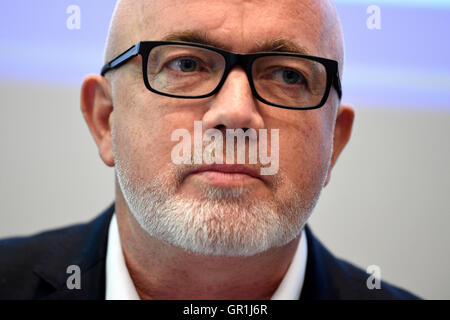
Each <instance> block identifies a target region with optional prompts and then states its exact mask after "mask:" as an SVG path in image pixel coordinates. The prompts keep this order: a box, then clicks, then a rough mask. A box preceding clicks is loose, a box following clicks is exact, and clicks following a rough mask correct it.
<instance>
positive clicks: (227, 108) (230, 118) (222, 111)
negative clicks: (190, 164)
mask: <svg viewBox="0 0 450 320" xmlns="http://www.w3.org/2000/svg"><path fill="white" fill-rule="evenodd" d="M202 120H203V128H204V129H209V128H219V127H220V128H224V129H249V128H253V129H255V130H258V129H261V128H264V120H263V118H262V116H261V114H260V112H259V109H258V103H257V100H256V98H255V97H254V96H253V94H252V90H251V88H250V83H249V81H248V78H247V74H246V73H245V71H244V70H243V69H242V68H241V67H235V68H233V69H232V70H231V71H230V73H229V74H228V77H227V79H226V80H225V83H224V84H223V86H222V88H221V89H220V90H219V92H218V93H216V94H215V96H214V97H213V99H212V100H211V106H210V108H209V109H208V111H207V112H206V113H205V114H204V116H203V119H202Z"/></svg>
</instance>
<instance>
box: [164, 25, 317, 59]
mask: <svg viewBox="0 0 450 320" xmlns="http://www.w3.org/2000/svg"><path fill="white" fill-rule="evenodd" d="M162 40H165V41H182V42H190V43H197V44H203V45H207V46H212V47H216V48H219V49H223V50H227V49H229V47H230V46H229V45H227V44H226V43H224V42H221V41H219V40H215V39H211V37H209V36H208V35H207V34H206V32H199V31H193V30H185V31H177V32H173V33H170V34H168V35H166V36H164V37H163V38H162ZM250 52H289V53H297V54H303V55H311V52H310V50H308V49H307V48H306V47H304V46H301V45H298V44H296V43H295V42H293V41H291V40H289V39H284V38H276V39H273V40H265V41H257V42H256V44H255V46H254V47H253V48H252V49H251V50H250Z"/></svg>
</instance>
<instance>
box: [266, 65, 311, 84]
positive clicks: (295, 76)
mask: <svg viewBox="0 0 450 320" xmlns="http://www.w3.org/2000/svg"><path fill="white" fill-rule="evenodd" d="M273 77H274V79H275V80H278V81H282V82H284V83H286V84H291V85H292V84H304V83H306V79H305V77H304V76H303V74H301V73H300V72H298V71H295V70H292V69H280V70H277V71H275V72H274V73H273Z"/></svg>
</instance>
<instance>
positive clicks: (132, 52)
mask: <svg viewBox="0 0 450 320" xmlns="http://www.w3.org/2000/svg"><path fill="white" fill-rule="evenodd" d="M139 46H140V44H139V43H138V44H136V45H134V46H132V47H131V48H129V49H128V50H126V51H125V52H124V53H122V54H120V55H119V56H117V57H116V58H114V59H113V60H111V61H110V62H108V63H107V64H105V65H104V66H103V68H102V70H101V71H100V74H101V75H102V76H104V75H105V73H106V72H108V71H109V70H111V69H114V68H117V67H119V66H121V65H122V64H124V63H125V62H127V61H128V60H130V59H132V58H134V57H136V56H137V55H138V54H139Z"/></svg>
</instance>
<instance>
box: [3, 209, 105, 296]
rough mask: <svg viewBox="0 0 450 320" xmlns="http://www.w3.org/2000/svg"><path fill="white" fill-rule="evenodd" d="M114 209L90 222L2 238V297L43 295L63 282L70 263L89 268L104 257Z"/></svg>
mask: <svg viewBox="0 0 450 320" xmlns="http://www.w3.org/2000/svg"><path fill="white" fill-rule="evenodd" d="M111 210H113V208H109V209H108V210H106V211H105V212H103V213H102V214H101V215H100V216H98V217H97V218H95V219H94V220H92V221H89V222H86V223H80V224H75V225H71V226H66V227H62V228H58V229H53V230H49V231H44V232H40V233H37V234H34V235H30V236H21V237H11V238H6V239H0V299H36V298H41V297H42V296H44V295H45V292H48V291H49V290H51V289H52V288H54V287H58V286H60V285H61V282H62V280H63V279H65V278H66V277H67V276H68V274H67V273H66V271H67V267H68V266H70V265H72V264H76V265H80V266H81V268H84V269H88V268H89V267H90V266H91V265H92V264H93V263H95V262H96V260H98V259H101V258H102V257H103V256H104V252H103V251H104V247H105V243H102V241H101V239H102V238H105V237H104V230H105V229H107V226H108V225H109V224H108V221H109V219H108V218H110V216H111V214H110V213H112V212H111ZM42 280H44V281H42Z"/></svg>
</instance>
